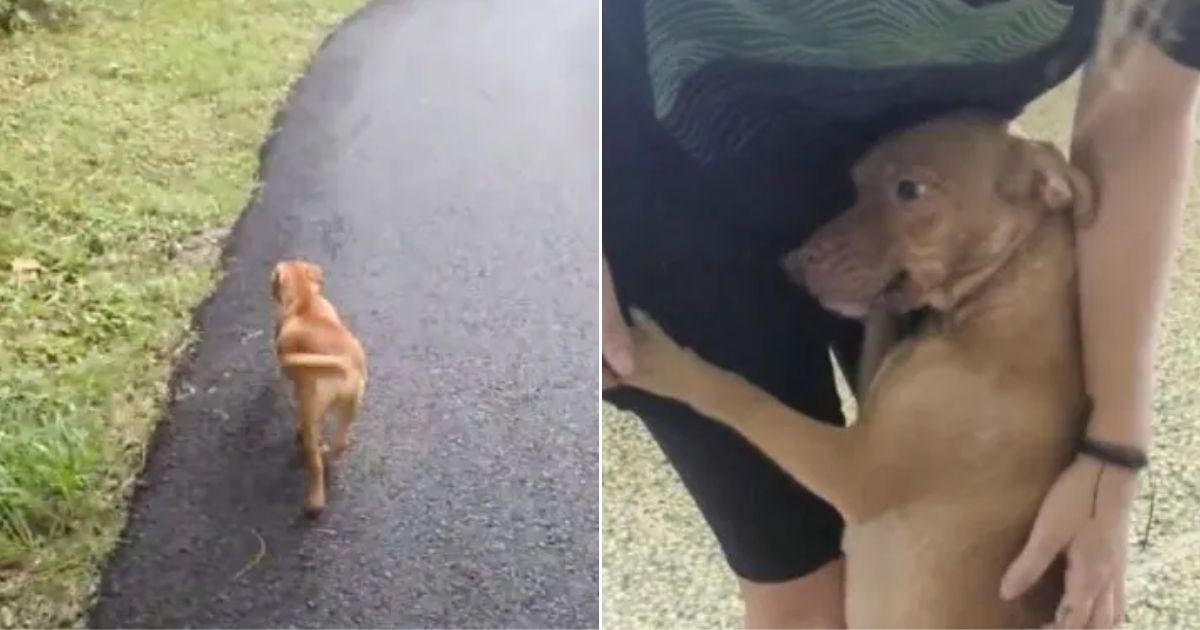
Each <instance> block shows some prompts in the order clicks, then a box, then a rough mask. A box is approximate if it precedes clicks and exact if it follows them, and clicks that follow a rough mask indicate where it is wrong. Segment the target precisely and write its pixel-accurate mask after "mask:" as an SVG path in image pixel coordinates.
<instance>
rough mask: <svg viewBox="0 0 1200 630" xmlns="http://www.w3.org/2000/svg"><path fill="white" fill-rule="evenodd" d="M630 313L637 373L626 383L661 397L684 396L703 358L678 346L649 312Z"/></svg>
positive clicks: (637, 311) (634, 365)
mask: <svg viewBox="0 0 1200 630" xmlns="http://www.w3.org/2000/svg"><path fill="white" fill-rule="evenodd" d="M630 314H631V316H632V318H633V326H632V327H631V329H630V332H631V334H632V337H633V374H632V375H631V376H630V377H629V378H627V379H624V381H623V382H624V383H625V384H626V385H629V386H631V387H637V388H639V389H644V390H646V391H649V392H651V393H654V394H658V395H660V396H668V397H672V398H682V397H684V395H685V394H686V393H687V391H688V386H689V383H690V382H691V378H692V377H691V373H692V370H691V368H693V367H694V366H695V365H696V364H697V363H698V362H699V361H700V359H699V357H698V356H696V354H695V353H694V352H692V351H691V350H688V349H686V348H684V347H682V346H680V345H679V344H678V343H676V342H675V340H674V339H672V338H671V337H670V335H668V334H667V333H666V331H664V330H663V329H662V327H661V326H659V325H658V323H657V322H655V321H654V320H653V319H651V318H650V316H649V315H647V314H646V313H644V312H642V311H640V310H637V309H633V310H632V311H631V312H630Z"/></svg>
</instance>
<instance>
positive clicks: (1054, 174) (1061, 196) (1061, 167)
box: [999, 139, 1096, 227]
mask: <svg viewBox="0 0 1200 630" xmlns="http://www.w3.org/2000/svg"><path fill="white" fill-rule="evenodd" d="M999 190H1000V194H1001V196H1003V197H1004V198H1005V199H1008V200H1010V201H1013V202H1015V203H1028V202H1031V201H1032V202H1034V203H1036V204H1038V205H1040V206H1041V207H1043V208H1046V209H1047V210H1052V211H1066V210H1070V211H1071V213H1072V216H1073V218H1074V221H1075V226H1076V227H1087V226H1088V225H1090V224H1091V223H1092V221H1094V220H1095V218H1096V194H1095V190H1094V189H1093V188H1092V182H1091V181H1090V180H1089V179H1088V177H1087V176H1086V175H1084V174H1083V171H1081V170H1079V169H1078V168H1076V167H1074V166H1072V165H1071V164H1069V163H1068V162H1067V159H1066V158H1065V157H1064V156H1063V154H1062V152H1061V151H1059V150H1058V147H1056V146H1054V144H1053V143H1051V142H1044V141H1031V140H1023V139H1014V142H1013V144H1012V146H1011V149H1010V150H1009V154H1008V156H1007V157H1006V159H1005V166H1004V169H1003V171H1002V172H1001V174H1000V181H999Z"/></svg>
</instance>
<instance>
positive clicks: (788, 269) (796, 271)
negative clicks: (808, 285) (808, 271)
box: [779, 249, 812, 286]
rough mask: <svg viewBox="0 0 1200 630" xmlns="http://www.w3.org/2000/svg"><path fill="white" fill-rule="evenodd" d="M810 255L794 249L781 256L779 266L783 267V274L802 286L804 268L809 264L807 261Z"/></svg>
mask: <svg viewBox="0 0 1200 630" xmlns="http://www.w3.org/2000/svg"><path fill="white" fill-rule="evenodd" d="M811 256H812V254H810V253H808V252H807V250H805V249H794V250H792V251H790V252H788V253H786V254H784V255H783V257H782V258H780V259H779V266H780V267H783V271H784V273H786V274H787V275H788V277H790V278H791V279H792V281H793V282H795V283H796V284H798V285H801V286H803V285H804V268H805V267H806V266H807V265H809V264H811V261H810V260H809V259H810V257H811Z"/></svg>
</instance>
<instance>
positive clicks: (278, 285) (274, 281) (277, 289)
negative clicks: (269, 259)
mask: <svg viewBox="0 0 1200 630" xmlns="http://www.w3.org/2000/svg"><path fill="white" fill-rule="evenodd" d="M282 291H283V277H282V274H280V273H279V265H275V267H274V268H272V269H271V296H272V297H274V298H275V301H276V302H278V301H279V299H280V293H281V292H282Z"/></svg>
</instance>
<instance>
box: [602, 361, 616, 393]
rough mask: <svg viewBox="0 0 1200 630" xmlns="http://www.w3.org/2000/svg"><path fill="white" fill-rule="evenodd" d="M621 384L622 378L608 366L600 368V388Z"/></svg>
mask: <svg viewBox="0 0 1200 630" xmlns="http://www.w3.org/2000/svg"><path fill="white" fill-rule="evenodd" d="M620 384H621V379H619V378H617V375H616V374H613V373H612V370H610V369H608V367H606V366H601V368H600V389H601V390H605V389H608V388H610V387H616V386H617V385H620Z"/></svg>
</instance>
